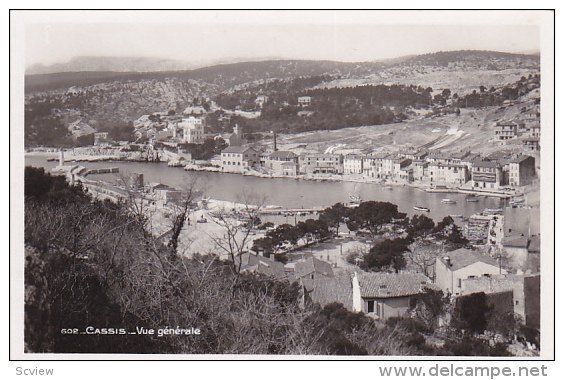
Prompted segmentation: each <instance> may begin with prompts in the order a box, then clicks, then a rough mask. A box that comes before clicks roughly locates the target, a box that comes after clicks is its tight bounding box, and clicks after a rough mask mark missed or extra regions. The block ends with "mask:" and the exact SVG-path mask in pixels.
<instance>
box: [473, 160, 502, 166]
mask: <svg viewBox="0 0 564 380" xmlns="http://www.w3.org/2000/svg"><path fill="white" fill-rule="evenodd" d="M472 166H473V167H478V168H499V167H500V164H499V163H498V162H495V161H484V160H481V159H480V160H476V161H474V162H472Z"/></svg>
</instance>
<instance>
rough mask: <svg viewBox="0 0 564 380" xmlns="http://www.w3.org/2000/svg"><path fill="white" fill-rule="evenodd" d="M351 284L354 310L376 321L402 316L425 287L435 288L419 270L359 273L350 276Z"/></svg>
mask: <svg viewBox="0 0 564 380" xmlns="http://www.w3.org/2000/svg"><path fill="white" fill-rule="evenodd" d="M355 275H356V273H355ZM357 284H358V285H357ZM352 286H353V305H356V306H357V307H359V310H355V311H362V312H364V313H366V314H367V315H368V316H371V317H373V318H375V319H378V320H380V321H386V320H387V319H389V318H391V317H402V316H403V315H405V314H406V312H407V311H408V310H410V309H412V308H413V307H415V304H416V300H417V296H418V295H419V294H421V293H422V292H423V291H424V290H425V288H430V289H437V287H436V286H435V285H434V284H432V283H431V280H430V279H429V278H427V277H426V276H424V275H422V274H420V273H362V274H359V275H357V277H356V278H353V281H352Z"/></svg>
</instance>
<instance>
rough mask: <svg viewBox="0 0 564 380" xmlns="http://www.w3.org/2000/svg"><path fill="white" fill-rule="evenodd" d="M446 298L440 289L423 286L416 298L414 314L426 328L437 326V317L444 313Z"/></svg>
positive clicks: (431, 328)
mask: <svg viewBox="0 0 564 380" xmlns="http://www.w3.org/2000/svg"><path fill="white" fill-rule="evenodd" d="M447 302H448V300H447V298H446V297H445V295H444V293H443V291H442V290H435V289H430V288H425V289H424V291H423V293H421V294H420V295H419V296H418V298H417V304H416V306H415V316H416V318H417V319H418V320H420V321H421V322H422V323H424V324H425V326H426V327H427V329H428V330H430V331H433V330H435V328H436V327H437V324H438V319H439V317H440V316H441V315H443V314H444V312H445V309H446V304H447Z"/></svg>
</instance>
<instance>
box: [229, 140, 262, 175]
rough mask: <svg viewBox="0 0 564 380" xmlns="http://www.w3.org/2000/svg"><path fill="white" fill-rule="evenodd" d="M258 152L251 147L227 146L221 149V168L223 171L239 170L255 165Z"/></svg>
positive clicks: (257, 159)
mask: <svg viewBox="0 0 564 380" xmlns="http://www.w3.org/2000/svg"><path fill="white" fill-rule="evenodd" d="M259 160H260V152H259V151H258V150H256V149H255V148H253V147H242V146H229V147H227V148H225V149H224V150H222V151H221V168H222V170H224V171H231V172H240V171H244V170H248V169H250V168H252V167H253V166H254V165H257V164H258V163H259Z"/></svg>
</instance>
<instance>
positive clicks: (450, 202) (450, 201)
mask: <svg viewBox="0 0 564 380" xmlns="http://www.w3.org/2000/svg"><path fill="white" fill-rule="evenodd" d="M441 203H446V204H455V203H456V201H455V200H453V199H449V198H444V199H441Z"/></svg>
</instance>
